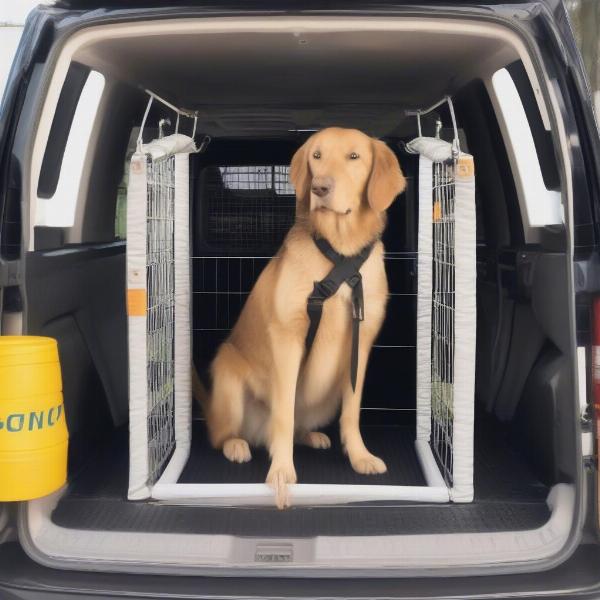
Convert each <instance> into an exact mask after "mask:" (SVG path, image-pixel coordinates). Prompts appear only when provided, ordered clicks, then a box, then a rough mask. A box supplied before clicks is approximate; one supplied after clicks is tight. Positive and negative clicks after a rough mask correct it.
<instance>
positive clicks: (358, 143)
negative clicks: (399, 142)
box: [290, 127, 406, 253]
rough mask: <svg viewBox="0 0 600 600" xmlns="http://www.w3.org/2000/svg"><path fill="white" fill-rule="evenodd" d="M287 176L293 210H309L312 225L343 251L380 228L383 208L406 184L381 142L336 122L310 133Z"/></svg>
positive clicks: (396, 164) (365, 240)
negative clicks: (294, 199) (292, 189)
mask: <svg viewBox="0 0 600 600" xmlns="http://www.w3.org/2000/svg"><path fill="white" fill-rule="evenodd" d="M290 180H291V182H292V184H293V185H294V187H295V188H296V197H297V213H298V214H299V215H303V216H304V215H308V217H309V219H310V223H311V225H312V227H313V228H314V229H315V230H316V231H317V232H318V233H319V234H320V235H323V236H324V237H326V238H327V239H329V241H330V242H332V243H333V244H334V246H337V248H338V250H340V251H342V252H344V253H349V252H351V250H353V249H356V250H359V249H360V248H361V247H362V246H363V245H365V243H368V242H369V241H370V240H371V239H372V237H374V236H376V235H377V234H378V233H380V232H381V229H382V228H383V224H384V223H385V219H384V213H385V210H386V209H387V208H388V207H389V206H390V204H391V203H392V202H393V201H394V199H395V198H396V196H398V194H400V193H401V192H402V191H403V190H404V188H405V185H406V184H405V179H404V176H403V175H402V171H401V170H400V165H399V164H398V159H397V158H396V156H395V155H394V153H393V152H392V151H391V150H390V149H389V148H388V147H387V145H386V144H385V143H384V142H382V141H379V140H376V139H373V138H371V137H369V136H367V135H365V134H364V133H362V132H361V131H358V130H356V129H341V128H337V127H331V128H329V129H323V130H322V131H319V132H318V133H315V134H314V135H312V136H311V137H310V138H309V139H308V140H307V141H306V142H305V143H304V145H303V146H302V147H301V148H300V149H299V150H298V151H297V152H296V154H295V155H294V157H293V158H292V163H291V166H290ZM348 236H354V238H356V244H355V243H352V242H351V241H350V240H346V239H344V238H346V237H348ZM357 236H358V237H357ZM369 236H370V237H369ZM332 238H334V239H332ZM363 238H365V239H364V240H363ZM346 242H348V243H346ZM363 242H364V243H363ZM358 244H361V245H360V246H358V247H357V248H354V246H356V245H358Z"/></svg>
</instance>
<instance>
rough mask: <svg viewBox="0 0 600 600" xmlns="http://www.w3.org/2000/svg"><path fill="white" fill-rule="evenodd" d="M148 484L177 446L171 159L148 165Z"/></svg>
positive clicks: (172, 167) (172, 177)
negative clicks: (175, 423) (175, 424)
mask: <svg viewBox="0 0 600 600" xmlns="http://www.w3.org/2000/svg"><path fill="white" fill-rule="evenodd" d="M147 177H148V179H147V186H148V202H147V218H146V261H147V263H146V289H147V296H146V298H147V311H146V344H147V348H146V353H147V354H146V357H147V358H146V360H147V371H148V382H147V383H148V417H147V418H148V423H147V426H148V481H149V482H150V483H154V482H156V480H157V479H158V477H159V476H160V474H161V472H162V469H163V467H164V465H165V463H166V461H167V460H168V459H169V457H170V455H171V453H172V451H173V449H174V446H175V426H174V415H175V353H174V340H175V260H174V259H175V257H174V233H175V227H174V218H175V157H174V156H172V155H171V156H168V157H166V158H162V159H157V160H154V161H153V160H152V159H150V158H148V160H147Z"/></svg>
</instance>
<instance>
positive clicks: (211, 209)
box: [4, 18, 578, 573]
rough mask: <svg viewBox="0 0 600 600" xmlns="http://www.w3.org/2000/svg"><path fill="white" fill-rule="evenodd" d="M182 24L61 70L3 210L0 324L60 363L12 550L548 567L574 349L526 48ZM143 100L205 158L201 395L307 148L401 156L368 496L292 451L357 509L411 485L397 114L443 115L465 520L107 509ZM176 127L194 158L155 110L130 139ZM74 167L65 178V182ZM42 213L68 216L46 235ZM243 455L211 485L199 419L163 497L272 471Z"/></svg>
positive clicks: (151, 558) (141, 26) (387, 513)
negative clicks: (8, 232) (355, 135)
mask: <svg viewBox="0 0 600 600" xmlns="http://www.w3.org/2000/svg"><path fill="white" fill-rule="evenodd" d="M201 21H207V22H206V23H202V22H201V23H198V22H195V21H193V20H187V21H186V20H182V21H177V22H175V21H173V22H170V21H164V22H163V21H159V22H146V23H136V24H135V26H133V25H132V26H128V25H119V26H106V27H98V28H96V30H94V32H93V35H88V34H86V32H85V30H84V31H83V32H82V33H81V34H76V36H75V37H74V38H73V41H72V42H69V43H70V45H67V46H65V47H64V49H62V50H61V52H62V54H61V55H60V56H59V55H58V54H57V56H56V57H55V60H56V62H55V67H54V69H55V71H54V75H53V77H52V78H51V79H49V84H48V94H47V96H46V100H45V103H44V106H43V107H42V108H41V115H42V117H41V119H40V122H39V123H40V124H39V126H38V129H37V133H36V142H35V146H34V153H33V157H32V161H31V165H30V171H31V173H30V174H31V178H30V183H28V184H27V185H28V186H29V188H30V189H29V196H28V197H29V200H28V202H29V207H28V208H25V207H27V204H26V203H25V204H23V207H24V208H23V214H21V215H19V207H18V204H17V203H15V204H14V206H12V207H11V209H12V210H13V212H14V213H15V219H14V221H15V222H22V223H23V227H24V230H25V231H24V236H23V242H22V243H23V244H24V247H23V248H21V247H20V244H21V242H20V241H19V240H20V235H18V234H17V233H15V234H14V236H13V241H12V245H11V246H10V248H9V250H11V251H13V252H15V254H18V253H19V252H20V251H21V250H22V251H23V252H24V253H25V257H26V263H25V264H26V270H25V277H26V285H25V297H24V298H22V299H21V300H20V302H17V301H14V302H7V301H6V298H5V308H4V310H5V320H6V319H7V318H8V317H9V316H10V312H11V311H13V312H20V311H22V313H23V320H22V332H23V333H27V334H36V335H44V336H51V337H54V338H56V339H57V340H58V343H59V351H60V359H61V365H62V371H63V386H64V401H65V413H66V417H67V422H68V428H69V432H70V450H69V482H68V485H67V486H66V487H65V488H64V489H62V490H60V492H58V493H56V494H54V495H53V496H51V497H48V498H44V499H41V500H38V501H32V502H30V503H28V505H27V506H25V507H24V508H23V510H22V514H21V519H20V535H21V537H22V540H23V542H24V545H25V547H26V549H27V551H28V552H29V553H30V554H31V555H32V556H34V557H35V558H36V559H37V560H39V561H41V562H43V563H45V564H50V565H59V566H60V565H63V566H64V565H65V564H67V565H69V568H78V567H79V566H80V567H81V568H86V567H88V568H89V565H90V564H92V565H94V568H97V569H121V570H123V569H125V570H126V569H131V568H134V567H135V568H138V569H139V568H144V566H148V565H153V567H154V568H155V569H157V568H159V569H163V570H164V571H165V572H172V571H175V572H180V570H185V569H192V570H193V569H196V570H198V569H200V570H201V569H208V570H209V571H210V570H211V569H212V571H211V572H219V570H221V571H220V572H227V569H234V568H235V569H238V570H239V569H241V570H244V569H246V570H253V569H254V570H257V569H258V570H259V571H260V569H265V568H268V567H270V568H279V569H283V570H284V571H285V569H289V570H290V571H291V572H297V570H298V569H302V568H310V569H312V570H314V571H316V572H325V571H326V570H327V569H336V568H337V569H345V568H352V569H353V570H355V572H357V573H359V572H361V569H363V568H379V567H381V568H387V569H391V568H393V569H398V572H402V571H403V569H423V568H429V569H436V568H440V569H448V568H454V569H459V568H464V567H477V566H479V567H481V566H489V565H495V566H502V565H504V566H505V567H506V566H512V567H514V568H519V567H520V566H522V565H523V564H525V563H527V562H529V563H535V561H536V560H543V559H545V558H548V557H549V556H552V555H553V554H555V553H556V552H557V551H558V550H559V549H560V548H561V547H562V546H563V545H564V544H565V543H566V539H567V537H568V535H569V531H570V524H571V521H572V518H573V513H574V510H575V508H574V505H575V501H574V497H575V495H574V484H575V477H576V475H575V473H576V460H577V459H576V449H577V443H576V437H575V431H576V429H575V427H574V422H575V418H576V417H575V415H576V414H577V411H578V407H577V406H576V405H575V401H574V394H573V389H572V388H573V381H574V375H573V364H574V357H573V355H572V354H573V353H572V350H571V347H572V339H573V331H572V326H571V324H570V323H569V322H568V321H566V320H557V319H555V318H554V317H553V315H555V314H557V312H558V311H563V313H562V314H566V311H567V308H566V307H567V303H568V276H567V264H568V263H567V261H568V256H567V236H568V231H567V227H566V226H565V222H564V217H563V209H562V205H563V204H564V202H565V200H564V195H563V189H562V183H561V175H560V173H561V171H560V167H559V164H560V163H559V161H557V156H558V155H559V153H560V147H559V146H558V144H557V142H556V139H555V136H554V135H553V133H552V131H551V128H550V120H549V116H548V115H549V112H548V107H547V104H546V103H545V100H544V97H543V94H542V93H541V91H540V90H541V89H542V85H543V80H542V79H541V77H540V76H539V74H538V73H537V71H536V70H535V69H534V67H533V62H532V61H531V59H530V58H529V57H528V56H527V54H526V52H525V50H524V46H523V45H522V44H519V43H518V38H517V37H516V36H515V35H514V34H512V33H509V32H508V30H506V31H505V30H504V29H502V28H501V27H500V26H497V25H489V26H488V25H483V24H479V25H474V24H473V23H469V22H468V21H465V22H460V21H456V22H453V23H452V24H451V25H450V24H446V23H444V22H443V21H442V20H441V19H437V20H436V19H430V20H421V21H417V20H416V19H414V23H412V24H411V23H408V21H407V20H403V19H398V20H397V21H398V23H396V22H395V20H394V19H388V20H386V21H383V20H379V19H374V20H373V21H372V22H371V21H369V20H366V21H360V22H353V21H352V19H345V20H344V19H342V20H339V21H336V20H335V19H331V21H329V20H321V21H319V22H318V23H317V22H316V21H312V20H311V19H309V18H303V19H302V20H297V21H294V19H292V18H289V19H287V20H286V19H283V18H282V19H274V20H272V21H270V22H269V23H267V24H266V25H264V26H263V25H262V24H261V23H260V21H257V22H256V23H251V22H246V23H245V24H241V25H240V21H236V20H235V19H234V20H233V21H231V22H229V23H227V22H219V20H218V19H216V20H210V19H209V20H204V19H203V20H201ZM211 23H212V24H211ZM215 23H216V25H215ZM78 36H80V37H79V38H78ZM77 40H79V41H77ZM58 52H59V51H57V53H58ZM182 57H184V58H182ZM474 57H477V58H476V59H474ZM92 88H93V89H92ZM93 90H95V96H93V95H89V94H91V93H92V92H93ZM147 90H150V91H152V92H153V93H154V94H156V95H158V96H160V97H161V98H163V99H165V100H167V101H168V102H169V103H170V104H172V105H174V106H176V107H178V108H180V109H182V110H185V111H188V112H190V113H193V114H195V115H196V116H197V120H196V125H195V138H196V140H197V141H198V143H200V142H201V141H202V139H203V138H204V137H205V136H210V143H208V144H205V148H203V150H202V152H199V153H197V154H194V155H192V156H191V159H190V200H191V202H190V203H191V210H190V219H191V221H190V223H191V225H190V231H191V250H190V253H191V258H192V263H191V264H192V288H193V301H192V314H193V318H192V322H193V328H192V332H191V334H192V338H193V355H194V361H195V364H196V366H197V368H198V371H199V372H200V374H201V376H202V377H205V378H206V374H207V369H208V366H209V364H210V361H211V359H212V358H213V357H214V354H215V351H216V349H217V348H218V345H219V344H220V343H221V342H222V341H223V340H224V339H225V337H226V336H227V333H228V330H229V329H230V328H231V327H232V326H233V324H234V323H235V320H236V318H237V316H238V314H239V312H240V310H241V308H242V306H243V302H244V300H245V298H246V297H247V294H248V292H249V291H250V290H251V288H252V285H253V283H254V281H255V280H256V277H257V276H258V274H259V273H260V271H261V269H262V268H263V267H264V265H265V264H266V262H267V261H268V260H269V258H270V257H271V256H272V255H273V254H274V253H275V252H276V251H277V249H278V247H279V245H280V244H281V242H282V240H283V238H284V236H285V234H286V232H287V230H288V228H289V227H290V225H291V224H292V222H293V219H294V211H295V198H294V190H293V188H292V187H291V185H290V184H289V182H288V179H287V169H288V165H289V163H290V159H291V157H292V155H293V153H294V152H295V150H296V149H297V148H298V147H299V146H300V145H301V144H302V143H303V141H304V140H305V139H306V138H307V136H308V135H310V133H311V132H312V131H314V130H318V129H321V128H324V127H327V126H334V125H335V126H342V127H353V128H357V129H361V130H363V131H365V132H366V133H368V134H369V135H372V136H375V137H378V138H381V139H383V140H385V142H386V143H387V144H388V145H389V147H390V148H391V149H392V150H393V151H394V152H395V153H396V155H397V156H398V159H399V161H400V164H401V166H402V169H403V172H404V174H405V176H406V177H407V180H408V186H407V189H406V192H405V193H404V194H402V195H401V196H400V197H399V198H398V199H397V200H396V202H395V203H394V204H393V205H392V207H391V208H390V209H389V213H388V226H387V229H386V231H385V234H384V238H383V239H384V243H385V248H386V269H387V274H388V280H389V285H390V292H391V294H390V300H389V304H388V309H387V317H386V321H385V324H384V326H383V329H382V331H381V333H380V335H379V338H378V339H377V341H376V343H375V347H374V348H373V351H372V354H371V358H370V361H369V366H368V371H367V380H366V385H365V391H364V396H363V407H362V417H361V419H362V420H361V427H362V431H363V433H364V436H365V441H366V444H367V446H368V447H369V448H370V449H371V450H372V451H373V452H374V453H375V454H377V455H379V456H381V457H382V458H383V459H384V460H385V461H386V463H387V465H388V472H387V473H385V474H383V475H377V476H363V475H358V474H356V473H354V472H353V471H352V469H351V467H350V465H349V463H348V461H347V459H346V458H345V457H344V456H343V454H342V452H341V449H340V445H339V435H338V432H337V426H336V424H335V423H334V424H332V426H331V431H330V432H329V433H330V434H331V437H332V441H333V448H332V449H331V450H329V451H321V450H314V449H309V448H304V447H298V448H296V449H295V464H296V468H297V472H298V478H299V481H300V482H304V483H315V484H327V483H343V484H351V485H364V484H372V483H377V484H380V485H422V484H423V481H422V478H423V475H422V473H421V470H420V468H419V465H418V463H417V458H416V455H415V451H414V444H413V440H414V435H415V394H416V390H415V367H416V350H415V343H416V341H415V335H416V334H415V331H416V326H415V322H416V285H417V252H418V247H417V211H418V200H419V198H418V159H417V158H416V157H415V156H414V155H411V154H409V153H407V152H406V151H405V149H404V145H405V143H406V142H408V141H409V140H411V139H413V138H414V137H416V135H417V122H416V119H415V118H414V116H411V115H410V114H407V113H408V112H410V111H414V110H417V109H420V108H423V107H427V106H430V105H432V104H434V103H436V102H438V101H439V100H440V99H441V98H443V97H444V96H446V95H450V96H451V97H452V100H453V104H454V108H455V111H456V120H457V123H458V127H459V130H460V140H461V147H462V148H463V149H464V150H466V151H468V152H469V153H470V154H472V155H473V157H474V160H475V171H476V211H477V314H476V315H473V318H476V319H477V340H476V348H477V350H476V365H475V369H476V393H475V398H474V402H475V433H474V456H475V464H474V488H475V498H474V501H473V502H472V503H467V504H455V503H447V504H428V503H424V502H384V503H381V502H367V503H358V504H356V503H350V504H340V505H327V506H319V505H315V506H295V507H294V506H292V507H291V508H290V509H288V510H284V511H279V510H277V509H276V508H275V507H274V506H244V505H243V504H242V505H237V506H211V505H210V503H207V504H201V505H198V504H185V503H177V502H158V501H138V502H132V501H129V500H128V499H127V485H128V469H129V449H128V418H129V414H128V346H127V315H126V308H125V289H126V281H125V256H126V254H125V253H126V247H127V228H126V201H127V200H126V199H127V195H126V190H127V172H128V161H129V158H130V156H131V154H132V152H133V151H134V149H135V143H136V139H137V136H138V133H139V128H140V124H141V121H142V118H143V114H144V111H145V109H146V106H147V103H148V94H147ZM511 103H512V104H511ZM84 104H85V106H84ZM86 107H87V109H88V111H87V113H86V112H85V111H84V109H85V108H86ZM90 113H91V115H90ZM86 115H87V116H86ZM78 119H83V120H82V121H81V123H82V125H81V127H83V129H81V128H80V126H79V125H78V123H79V122H80V121H78ZM438 121H440V122H441V124H442V127H441V130H440V129H439V126H438V125H437V122H438ZM450 124H451V120H450V115H449V113H448V110H447V107H446V106H445V105H444V106H441V107H440V108H439V109H437V110H436V111H434V112H433V113H431V114H430V115H428V116H427V117H424V118H423V130H424V135H430V136H434V135H435V134H436V129H437V130H439V135H440V136H441V137H442V138H444V139H451V134H452V130H451V127H450ZM176 126H177V127H178V130H179V131H180V132H182V133H186V134H187V135H191V133H192V130H193V128H194V119H186V118H184V117H181V119H177V115H176V114H175V113H173V111H171V110H169V108H168V107H167V106H165V105H164V104H162V103H160V102H154V103H153V104H152V107H151V109H150V112H149V114H148V118H147V121H146V127H145V128H144V141H149V140H150V139H153V138H156V137H159V135H162V134H169V133H172V132H173V131H175V127H176ZM75 131H79V132H80V133H81V132H82V131H86V132H87V135H86V139H85V146H84V147H83V148H81V147H80V148H79V151H78V152H77V151H74V150H73V149H72V148H71V149H70V144H72V143H74V142H72V139H71V138H72V136H73V132H75ZM515 131H519V132H520V135H519V136H518V137H515V135H516V134H515ZM80 137H81V136H80ZM74 152H75V157H76V158H79V163H78V164H79V167H78V169H71V168H70V167H69V163H68V160H67V159H68V157H69V156H70V155H72V154H73V153H74ZM24 172H29V171H24ZM69 182H71V184H72V185H71V186H70V187H69V185H68V183H69ZM73 182H75V183H74V184H73ZM24 189H27V186H24ZM69 194H71V196H72V200H69V199H68V198H67V196H68V195H69ZM61 203H62V204H61ZM59 205H61V206H62V207H63V209H64V206H66V205H68V210H67V211H66V213H67V216H66V217H64V218H63V217H61V216H60V210H59V208H58V207H59ZM26 210H29V219H26V218H25V216H26V215H25V211H26ZM63 214H64V210H63ZM29 220H30V222H29V227H28V229H27V223H28V221H29ZM5 322H7V321H5ZM253 454H254V456H253V459H252V461H251V462H250V463H248V464H244V465H238V464H232V463H229V462H228V461H227V460H226V459H225V458H224V457H223V456H222V454H221V453H220V452H218V451H216V450H214V449H212V448H211V447H210V445H209V443H208V441H207V436H206V431H205V427H204V423H203V420H202V415H201V412H200V411H199V410H197V409H196V408H194V422H193V441H192V451H191V454H190V458H189V460H188V463H187V465H186V467H185V469H184V471H183V473H182V475H181V479H180V481H181V482H189V483H202V482H206V483H239V484H244V483H262V482H264V480H265V477H266V472H267V470H268V455H267V453H266V451H263V450H257V451H254V453H253ZM261 544H262V545H263V546H264V545H265V544H266V545H269V544H271V545H274V546H276V547H278V548H279V547H283V548H284V551H283V554H285V553H286V552H287V550H285V549H286V548H291V549H292V550H291V551H293V560H292V559H290V560H288V559H287V558H285V564H282V565H264V564H263V563H261V562H260V560H259V558H257V557H258V556H259V555H260V553H259V552H258V551H257V550H256V549H257V548H258V547H262V546H261ZM291 551H290V552H291ZM269 556H271V555H269ZM285 556H286V557H287V556H288V555H287V554H285ZM154 572H156V571H154Z"/></svg>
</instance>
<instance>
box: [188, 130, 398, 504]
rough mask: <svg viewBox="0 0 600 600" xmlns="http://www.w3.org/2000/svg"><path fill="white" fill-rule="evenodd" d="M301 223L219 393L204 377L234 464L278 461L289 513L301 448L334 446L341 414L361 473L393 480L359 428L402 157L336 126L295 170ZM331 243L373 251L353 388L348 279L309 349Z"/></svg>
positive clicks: (273, 265) (318, 136)
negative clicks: (332, 432)
mask: <svg viewBox="0 0 600 600" xmlns="http://www.w3.org/2000/svg"><path fill="white" fill-rule="evenodd" d="M290 180H291V182H292V184H293V185H294V187H295V189H296V199H297V200H296V202H297V204H296V220H295V224H294V225H293V227H292V228H291V229H290V231H289V233H288V234H287V237H286V238H285V240H284V242H283V245H282V247H281V248H280V250H279V251H278V252H277V254H276V255H275V256H274V257H273V258H272V259H271V261H270V262H269V263H268V265H267V266H266V267H265V269H264V270H263V271H262V273H261V275H260V277H259V278H258V280H257V281H256V284H255V285H254V288H253V289H252V292H251V293H250V295H249V297H248V300H247V301H246V304H245V306H244V308H243V310H242V312H241V314H240V317H239V320H238V321H237V323H236V325H235V327H234V328H233V329H232V331H231V334H230V335H229V338H228V339H227V340H226V341H225V342H224V343H223V344H222V346H221V347H220V348H219V350H218V352H217V355H216V357H215V359H214V361H213V363H212V367H211V375H212V393H211V395H210V398H208V397H207V395H206V392H205V391H204V390H203V388H202V384H201V382H200V380H199V379H198V375H197V373H196V372H195V371H194V372H193V387H194V395H195V396H196V398H197V399H198V400H200V401H201V403H202V405H203V409H204V413H205V417H206V422H207V426H208V432H209V436H210V441H211V443H212V444H213V446H214V447H215V448H219V449H222V450H223V454H224V455H225V456H226V457H227V458H228V459H229V460H231V461H234V462H239V463H243V462H246V461H249V460H250V459H251V453H250V446H253V445H265V446H266V447H267V448H268V450H269V453H270V456H271V466H270V470H269V472H268V475H267V483H268V484H270V485H271V486H272V487H273V488H274V491H275V499H276V504H277V506H278V507H279V508H284V507H285V506H288V505H289V491H288V487H287V486H288V484H290V483H295V482H296V471H295V468H294V457H293V449H294V442H296V443H299V444H307V445H309V446H311V447H313V448H329V447H330V445H331V442H330V440H329V438H328V437H327V435H325V434H324V433H321V432H319V431H318V429H319V428H321V427H323V426H325V425H327V424H328V423H330V422H331V421H332V420H333V418H334V417H335V416H336V414H337V413H338V411H340V408H341V416H340V434H341V441H342V444H343V448H344V451H345V453H346V454H347V455H348V458H349V460H350V463H351V464H352V467H353V468H354V470H355V471H357V472H358V473H364V474H370V473H384V472H385V471H386V465H385V463H384V462H383V461H382V460H381V459H380V458H378V457H377V456H374V455H373V454H371V452H369V450H368V449H367V448H366V446H365V444H364V442H363V439H362V436H361V433H360V429H359V418H360V405H361V395H362V388H363V383H364V377H365V371H366V367H367V361H368V358H369V352H370V350H371V346H372V344H373V341H374V339H375V337H376V336H377V333H378V332H379V329H380V327H381V324H382V322H383V319H384V316H385V307H386V302H387V296H388V286H387V279H386V274H385V269H384V262H383V256H384V248H383V244H382V242H381V240H380V237H381V234H382V232H383V230H384V227H385V224H386V212H385V211H386V209H387V208H388V207H389V206H390V204H391V203H392V202H393V201H394V199H395V198H396V196H397V195H398V194H400V193H401V192H402V191H403V190H404V187H405V180H404V176H403V175H402V172H401V170H400V165H399V164H398V160H397V159H396V157H395V155H394V153H393V152H392V151H391V150H390V149H389V148H388V147H387V146H386V144H385V143H384V142H382V141H379V140H376V139H373V138H371V137H369V136H367V135H365V134H364V133H362V132H360V131H357V130H355V129H341V128H329V129H324V130H322V131H320V132H317V133H315V134H314V135H312V136H311V137H310V138H309V139H308V140H307V141H306V143H305V144H304V145H303V146H302V147H301V148H300V149H299V150H298V151H297V152H296V154H295V155H294V157H293V159H292V163H291V166H290ZM318 237H322V238H325V240H327V241H328V242H329V244H330V245H331V246H332V247H333V249H334V250H336V251H337V252H338V253H339V254H342V255H345V256H354V255H356V254H357V253H359V252H360V251H361V249H363V248H365V247H366V246H368V245H369V244H373V247H372V249H371V252H370V254H369V256H368V258H367V259H366V261H365V262H364V263H363V264H362V266H361V267H360V274H361V276H362V284H363V290H364V320H363V321H362V322H361V323H360V335H359V344H358V369H357V374H356V375H357V376H356V385H355V387H354V389H353V386H352V385H351V377H350V356H351V346H352V307H351V289H350V286H349V285H347V284H346V283H344V284H342V285H341V286H340V288H339V289H338V291H337V292H336V293H335V295H333V296H332V297H331V298H329V299H328V300H327V301H325V302H324V304H323V313H322V318H321V321H320V325H319V328H318V330H317V334H316V337H315V339H314V343H313V345H312V348H311V350H310V352H308V353H307V352H306V344H305V343H306V336H307V331H308V327H309V318H308V315H307V298H308V296H309V295H310V294H311V292H312V290H313V285H314V283H315V282H316V281H320V280H322V279H323V278H324V277H326V276H327V274H328V273H329V272H330V271H331V269H332V266H333V265H332V263H331V262H330V261H329V260H328V259H327V258H326V257H325V255H324V254H322V253H321V251H320V250H319V249H318V247H317V245H316V243H315V238H318Z"/></svg>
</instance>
